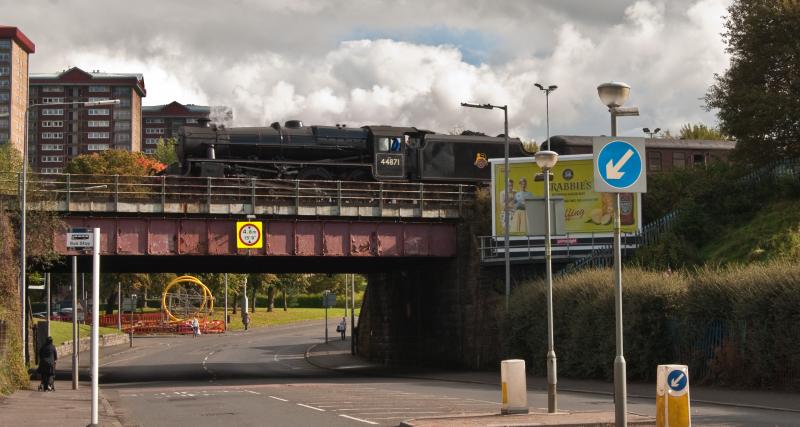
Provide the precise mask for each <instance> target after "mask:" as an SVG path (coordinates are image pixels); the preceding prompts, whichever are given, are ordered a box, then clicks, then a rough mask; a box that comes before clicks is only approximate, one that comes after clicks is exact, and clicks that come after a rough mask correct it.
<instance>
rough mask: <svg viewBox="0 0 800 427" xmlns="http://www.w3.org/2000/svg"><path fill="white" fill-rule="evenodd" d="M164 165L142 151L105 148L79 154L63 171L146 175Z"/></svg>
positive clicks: (157, 170)
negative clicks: (100, 150)
mask: <svg viewBox="0 0 800 427" xmlns="http://www.w3.org/2000/svg"><path fill="white" fill-rule="evenodd" d="M164 167H165V165H163V164H161V163H159V162H157V161H155V160H153V159H152V158H150V157H148V156H146V155H144V154H142V153H132V152H130V151H125V150H106V151H103V152H101V153H92V154H81V155H79V156H77V157H75V158H73V159H72V160H71V161H70V162H69V163H68V164H67V167H66V168H65V169H64V171H65V172H66V173H74V174H87V175H131V176H148V175H153V174H155V173H156V172H160V171H161V170H163V169H164Z"/></svg>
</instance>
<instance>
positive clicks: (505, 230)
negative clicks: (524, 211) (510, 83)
mask: <svg viewBox="0 0 800 427" xmlns="http://www.w3.org/2000/svg"><path fill="white" fill-rule="evenodd" d="M461 106H462V107H469V108H482V109H484V110H492V109H494V108H497V109H500V110H503V141H504V143H505V162H504V163H503V168H504V172H505V175H504V180H503V183H504V184H505V186H506V191H505V193H504V194H505V197H506V198H508V193H509V192H508V190H509V188H508V173H509V171H508V105H502V106H501V105H492V104H471V103H469V102H462V103H461ZM505 203H506V201H505V200H503V204H504V205H505ZM502 212H503V238H504V239H503V240H504V243H503V244H504V249H505V267H506V311H508V304H509V298H510V295H511V254H510V249H509V233H508V226H509V224H508V223H509V218H508V213H507V212H506V211H505V206H504V209H503V211H502Z"/></svg>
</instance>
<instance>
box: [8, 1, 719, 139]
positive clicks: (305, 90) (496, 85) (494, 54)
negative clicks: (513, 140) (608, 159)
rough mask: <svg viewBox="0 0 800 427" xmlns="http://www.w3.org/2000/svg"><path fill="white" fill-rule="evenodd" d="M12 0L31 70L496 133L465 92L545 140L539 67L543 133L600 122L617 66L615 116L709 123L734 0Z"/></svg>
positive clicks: (215, 98)
mask: <svg viewBox="0 0 800 427" xmlns="http://www.w3.org/2000/svg"><path fill="white" fill-rule="evenodd" d="M12 3H13V4H14V6H13V7H12ZM16 3H17V2H13V1H12V0H0V9H2V10H3V11H4V14H5V15H7V16H6V24H11V25H17V26H19V27H20V28H22V30H23V31H25V32H26V33H27V34H28V35H29V36H30V37H31V38H32V39H34V41H35V42H36V43H37V53H36V55H35V57H34V58H33V60H32V67H33V70H34V71H38V72H53V71H57V70H60V69H64V68H66V67H68V66H69V65H78V66H81V67H82V68H84V69H87V70H91V69H98V68H99V69H102V70H105V71H116V72H139V73H142V74H144V75H145V83H146V85H147V90H148V96H147V98H146V99H145V104H146V105H147V104H158V103H164V102H169V101H172V100H177V101H179V102H183V103H196V104H212V105H228V106H230V107H232V108H233V110H234V119H235V123H236V125H264V124H267V123H270V122H272V121H284V120H288V119H302V120H303V121H304V122H306V123H309V124H334V123H343V122H345V123H347V124H348V125H350V126H357V125H363V124H395V125H412V126H418V127H423V128H428V129H432V130H435V131H440V132H447V131H449V130H451V129H453V128H454V127H460V128H468V129H473V130H481V131H484V132H486V133H489V134H497V133H501V132H502V114H501V113H500V112H498V111H495V112H488V111H484V110H471V109H464V108H462V107H460V106H459V103H460V102H463V101H471V102H479V103H487V102H489V103H495V104H508V105H509V114H510V117H509V124H510V127H511V129H512V131H511V133H512V135H519V136H523V137H525V138H531V137H535V138H536V139H539V140H541V139H543V138H544V128H545V126H544V112H545V108H544V96H543V94H541V93H540V92H539V91H538V90H537V89H536V88H534V87H533V83H534V82H541V83H544V84H557V85H558V86H559V89H558V90H557V91H556V92H554V93H553V94H552V95H551V97H550V113H551V129H552V132H551V133H554V134H558V133H561V134H598V133H605V132H607V131H608V116H607V112H606V110H605V108H604V107H603V106H602V105H601V104H600V102H599V100H598V99H597V96H596V90H595V88H596V86H597V84H599V83H601V82H604V81H609V80H622V81H625V82H627V83H629V84H630V85H631V86H632V88H633V89H632V93H631V100H630V104H631V105H638V106H639V107H640V110H641V111H642V116H641V117H639V118H626V119H624V120H622V119H621V122H620V129H621V130H622V131H624V132H625V133H628V134H634V135H641V127H644V126H648V127H661V128H671V129H673V131H676V130H677V129H678V127H680V125H681V124H683V123H685V122H688V121H703V122H706V123H710V124H713V120H714V119H713V115H712V114H711V113H708V112H705V111H704V110H703V108H701V104H702V102H701V101H700V100H699V98H701V97H702V96H703V94H704V93H705V91H706V89H707V87H708V86H709V84H711V82H712V77H713V73H715V72H722V71H723V70H724V68H725V67H726V65H727V56H726V54H725V52H724V46H723V44H722V42H721V39H720V36H719V34H720V33H721V32H722V31H723V26H722V24H723V21H722V16H723V15H724V14H725V9H726V7H727V5H728V4H729V0H677V1H670V2H666V1H656V0H640V1H626V0H614V1H611V0H609V1H608V2H604V3H603V7H596V6H593V5H587V4H586V2H583V1H573V0H563V1H551V2H547V1H545V2H516V1H508V2H502V3H501V4H500V6H502V7H495V6H492V7H490V6H489V4H488V3H485V2H481V1H477V0H475V1H471V2H470V1H456V0H443V1H441V2H435V3H434V4H430V3H428V2H422V1H411V0H409V1H404V2H373V1H366V0H363V1H353V2H333V1H322V0H320V1H311V0H304V1H297V0H295V1H287V2H282V1H268V2H262V1H255V0H240V1H239V2H236V3H231V7H220V3H217V2H200V1H175V2H169V3H163V4H162V3H159V2H152V3H148V2H147V1H146V0H145V1H143V4H142V5H141V6H140V7H137V8H130V7H128V6H125V7H122V6H120V5H117V4H116V2H110V3H107V4H104V5H103V6H97V3H94V2H88V0H83V1H81V0H77V1H76V3H77V6H76V5H74V4H72V3H70V5H66V4H62V3H59V2H50V3H48V5H49V7H48V8H37V7H34V6H33V5H32V4H31V3H36V2H26V3H25V4H22V5H17V4H16ZM91 5H93V6H92V7H90V6H91ZM77 13H83V14H86V15H85V16H84V18H85V19H82V20H81V22H84V23H85V24H84V25H81V26H80V28H75V26H74V25H72V24H71V23H72V22H77V20H78V19H79V18H80V17H79V16H77V15H76V14H77ZM93 13H97V14H98V15H100V14H102V15H103V16H104V18H103V19H102V20H100V19H91V16H90V15H91V14H93ZM432 28H439V29H440V30H438V32H437V31H433V30H431V29H432ZM442 29H443V30H442ZM448 32H450V33H451V34H448ZM352 34H361V35H362V37H363V35H364V34H376V37H375V38H374V39H361V38H353V36H352ZM391 34H402V35H403V36H402V37H391ZM443 34H444V35H443ZM464 34H467V36H464ZM476 34H477V35H478V36H480V35H483V36H485V37H484V40H483V43H488V45H487V46H480V49H478V51H486V52H488V54H487V56H485V57H482V58H479V61H478V62H475V61H474V60H472V61H470V62H468V61H467V60H466V59H465V52H466V50H467V49H469V48H470V46H466V45H464V46H461V47H463V48H464V49H461V47H459V45H460V44H462V45H463V43H471V42H474V41H475V37H476ZM460 37H461V38H460ZM470 37H472V38H470ZM392 38H394V39H392ZM400 38H404V40H400ZM487 40H488V42H487ZM481 62H482V63H481Z"/></svg>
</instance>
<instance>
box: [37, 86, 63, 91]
mask: <svg viewBox="0 0 800 427" xmlns="http://www.w3.org/2000/svg"><path fill="white" fill-rule="evenodd" d="M42 92H64V88H63V87H61V86H42Z"/></svg>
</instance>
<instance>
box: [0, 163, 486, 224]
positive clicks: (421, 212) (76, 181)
mask: <svg viewBox="0 0 800 427" xmlns="http://www.w3.org/2000/svg"><path fill="white" fill-rule="evenodd" d="M28 177H29V178H28V179H29V183H28V196H27V201H28V209H31V210H45V211H56V212H63V213H115V214H182V215H186V214H205V215H249V214H252V215H279V216H316V217H319V216H325V217H375V218H387V217H396V218H430V219H457V218H460V217H461V216H462V215H463V214H464V213H465V212H466V208H467V207H468V206H469V205H471V204H472V203H473V202H474V201H475V191H476V187H475V186H473V185H466V184H427V183H407V182H360V181H359V182H356V181H304V180H274V179H255V178H194V177H180V176H123V175H76V174H38V173H30V174H28ZM20 182H21V174H19V173H8V172H6V173H3V172H0V192H1V193H3V194H2V195H3V196H4V197H9V196H11V197H16V195H17V193H18V189H19V184H20Z"/></svg>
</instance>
